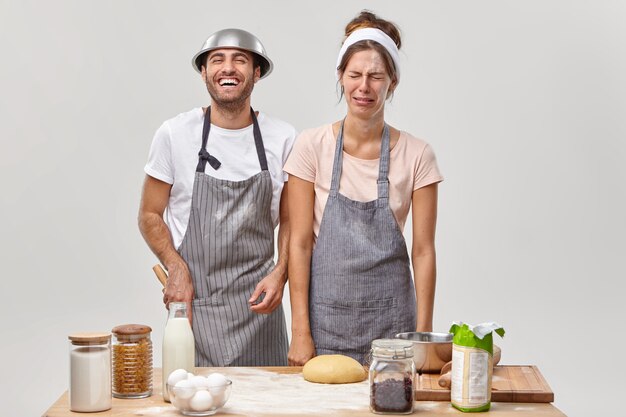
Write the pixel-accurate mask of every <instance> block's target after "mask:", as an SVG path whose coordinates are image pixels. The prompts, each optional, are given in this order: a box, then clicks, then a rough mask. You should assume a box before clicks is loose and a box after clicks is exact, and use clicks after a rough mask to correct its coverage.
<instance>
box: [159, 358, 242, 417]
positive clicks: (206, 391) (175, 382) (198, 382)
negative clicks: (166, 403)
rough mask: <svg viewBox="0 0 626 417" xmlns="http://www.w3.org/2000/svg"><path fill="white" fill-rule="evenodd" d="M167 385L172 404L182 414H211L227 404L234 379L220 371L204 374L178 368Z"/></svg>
mask: <svg viewBox="0 0 626 417" xmlns="http://www.w3.org/2000/svg"><path fill="white" fill-rule="evenodd" d="M166 385H167V392H168V394H169V396H170V401H171V403H172V405H173V406H174V407H176V409H177V410H178V411H180V412H181V413H182V414H184V415H186V416H210V415H212V414H215V413H216V412H217V411H218V410H219V409H220V408H222V407H223V406H224V404H226V401H227V400H228V396H229V395H230V388H231V386H232V381H230V380H229V379H227V378H226V377H225V376H224V375H222V374H219V373H212V374H209V375H208V376H202V375H194V374H192V373H189V372H187V371H186V370H184V369H177V370H175V371H174V372H172V373H171V374H170V376H169V377H168V378H167V384H166Z"/></svg>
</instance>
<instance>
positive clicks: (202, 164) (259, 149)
mask: <svg viewBox="0 0 626 417" xmlns="http://www.w3.org/2000/svg"><path fill="white" fill-rule="evenodd" d="M250 116H251V117H252V124H253V128H252V132H253V134H254V145H255V147H256V153H257V157H258V158H259V164H260V165H261V171H267V157H266V156H265V147H264V146H263V137H262V136H261V128H260V127H259V122H258V120H257V118H256V115H255V114H254V110H253V109H252V107H250ZM210 130H211V106H209V107H207V109H206V113H205V114H204V125H203V126H202V147H201V148H200V152H198V157H199V158H198V165H197V166H196V172H202V173H204V170H205V168H206V163H207V162H208V163H209V165H211V167H213V169H214V170H218V169H219V167H220V166H221V165H222V163H221V162H220V161H219V160H218V159H217V158H216V157H214V156H213V155H211V154H209V152H208V151H207V150H206V145H207V142H208V140H209V132H210Z"/></svg>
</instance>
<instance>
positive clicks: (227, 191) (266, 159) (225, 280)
mask: <svg viewBox="0 0 626 417" xmlns="http://www.w3.org/2000/svg"><path fill="white" fill-rule="evenodd" d="M192 65H193V66H194V68H195V69H196V70H197V71H198V72H200V73H201V75H202V79H203V81H204V82H205V84H206V87H207V90H208V92H209V94H210V96H211V106H210V107H208V108H196V109H193V110H191V111H189V112H186V113H182V114H179V115H178V116H176V117H174V118H172V119H170V120H168V121H166V122H165V123H164V124H163V125H162V126H161V127H160V128H159V129H158V130H157V132H156V134H155V136H154V139H153V142H152V146H151V148H150V154H149V158H148V163H147V164H146V166H145V172H146V174H147V175H146V179H145V183H144V187H143V195H142V198H141V206H140V210H139V228H140V230H141V233H142V235H143V237H144V239H145V240H146V242H147V243H148V245H149V246H150V249H152V251H153V252H154V253H155V254H156V256H157V257H158V258H159V260H160V261H161V263H162V264H163V265H164V266H165V267H166V269H167V270H168V273H169V278H168V281H167V285H166V288H165V289H164V295H163V302H164V303H165V304H166V305H167V304H168V303H169V302H171V301H184V302H187V303H189V304H191V308H189V311H190V312H192V328H193V332H194V336H195V340H196V366H259V365H266V366H279V365H287V349H288V344H287V332H286V326H285V316H284V312H283V309H282V304H281V301H282V295H283V288H284V285H285V282H286V279H287V248H288V239H289V222H288V214H287V183H286V181H287V177H286V175H285V174H284V173H283V171H282V167H283V164H284V162H285V161H286V159H287V156H288V154H289V152H290V150H291V147H292V145H293V142H294V140H295V135H296V132H295V130H294V128H293V127H292V126H290V125H289V124H287V123H285V122H282V121H280V120H277V119H274V118H272V117H270V116H268V115H266V114H264V113H258V112H256V113H255V112H254V111H253V110H252V108H251V107H250V95H251V93H252V90H253V88H254V84H255V83H256V82H257V81H258V80H259V79H261V78H264V77H266V76H267V75H268V74H269V73H270V72H271V71H272V67H273V64H272V62H271V61H270V59H269V58H268V57H267V55H266V52H265V48H264V47H263V45H262V44H261V42H260V41H259V40H258V39H257V38H256V37H255V36H254V35H252V34H251V33H248V32H246V31H243V30H239V29H225V30H221V31H218V32H216V33H214V34H213V35H211V36H210V37H209V38H208V39H207V40H206V42H205V43H204V45H203V47H202V48H201V50H200V52H198V53H197V54H196V55H195V56H194V58H193V60H192ZM207 162H208V163H207ZM166 209H167V210H166ZM279 221H280V227H279V231H278V248H279V254H278V261H277V263H276V265H274V261H273V257H274V228H275V227H276V225H277V224H278V223H279Z"/></svg>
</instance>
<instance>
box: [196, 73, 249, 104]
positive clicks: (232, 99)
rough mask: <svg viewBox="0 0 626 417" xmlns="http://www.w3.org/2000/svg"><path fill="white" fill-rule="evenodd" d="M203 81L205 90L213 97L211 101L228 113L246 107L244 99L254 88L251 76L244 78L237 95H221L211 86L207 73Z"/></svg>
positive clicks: (245, 99) (246, 98)
mask: <svg viewBox="0 0 626 417" xmlns="http://www.w3.org/2000/svg"><path fill="white" fill-rule="evenodd" d="M204 82H205V83H206V88H207V91H208V92H209V95H210V96H211V98H212V99H213V102H214V103H215V104H216V105H217V106H218V107H220V109H222V110H224V111H226V112H229V113H238V112H240V111H242V110H244V109H246V101H247V100H248V97H250V95H251V94H252V90H253V89H254V81H253V80H252V79H251V78H246V81H245V84H244V85H243V89H242V90H241V94H239V95H237V96H226V97H221V96H220V95H219V92H218V91H216V90H215V88H214V87H213V83H212V82H210V81H209V80H208V75H207V76H206V78H205V80H204Z"/></svg>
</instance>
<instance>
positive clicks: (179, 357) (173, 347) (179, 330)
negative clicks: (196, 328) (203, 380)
mask: <svg viewBox="0 0 626 417" xmlns="http://www.w3.org/2000/svg"><path fill="white" fill-rule="evenodd" d="M170 309H171V306H170ZM195 353H196V351H195V342H194V338H193V331H192V330H191V326H190V325H189V319H188V318H187V317H173V318H172V317H170V318H169V319H168V320H167V324H166V325H165V332H164V333H163V399H164V400H165V401H168V402H169V400H170V398H169V397H170V396H169V394H168V392H167V387H166V385H165V384H166V383H167V377H168V376H169V375H170V373H171V372H172V371H175V370H176V369H179V368H182V369H185V370H187V372H192V373H193V372H194V363H195Z"/></svg>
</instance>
